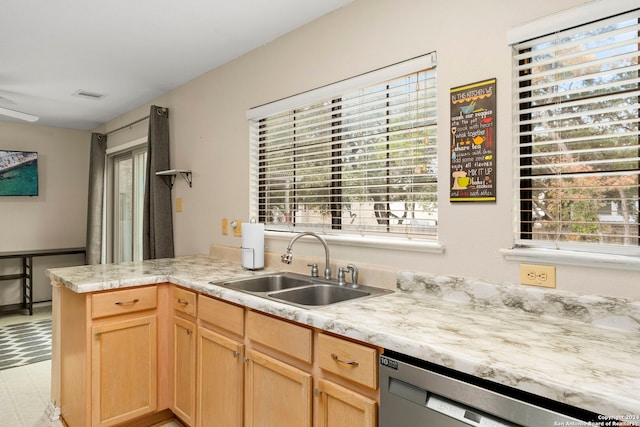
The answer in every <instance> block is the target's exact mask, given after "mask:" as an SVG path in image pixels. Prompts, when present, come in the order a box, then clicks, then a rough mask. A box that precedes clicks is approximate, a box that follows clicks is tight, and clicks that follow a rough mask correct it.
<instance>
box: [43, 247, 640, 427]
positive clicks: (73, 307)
mask: <svg viewBox="0 0 640 427" xmlns="http://www.w3.org/2000/svg"><path fill="white" fill-rule="evenodd" d="M266 273H269V271H268V270H265V271H260V272H251V271H246V270H243V269H242V267H241V265H240V264H239V263H237V262H233V261H229V260H225V259H220V258H213V257H209V256H204V255H199V256H185V257H179V258H175V259H164V260H149V261H144V262H137V263H125V264H119V265H93V266H80V267H68V268H57V269H52V270H49V271H48V272H47V274H48V276H49V277H50V279H51V282H52V284H53V286H54V296H53V298H54V308H53V315H54V327H53V328H54V329H53V334H54V338H53V346H54V349H53V359H52V371H53V372H52V401H53V404H54V405H55V406H57V407H59V408H60V409H61V416H62V417H63V418H64V419H65V421H66V422H67V424H68V425H69V426H70V427H76V426H80V425H105V426H106V425H119V424H120V421H119V420H118V418H117V417H112V418H109V419H108V420H107V421H105V419H104V418H100V417H98V418H96V415H95V414H96V412H98V411H96V410H95V409H96V405H98V404H100V405H103V407H102V408H103V409H104V402H101V401H100V400H99V399H98V400H96V393H98V392H99V391H100V388H99V387H96V384H95V382H96V381H100V380H101V378H100V377H99V375H100V373H98V374H96V372H95V370H94V372H93V378H92V375H91V374H90V372H91V369H89V368H90V366H89V365H90V364H91V363H99V355H98V354H97V352H98V351H102V350H101V349H100V347H99V342H100V336H107V333H108V332H109V331H110V330H112V329H110V328H111V327H112V326H113V325H114V322H113V319H114V318H117V317H118V316H119V315H116V313H115V312H113V311H112V309H111V308H104V307H107V306H108V305H102V303H103V301H102V300H105V301H107V300H108V303H110V304H119V305H118V306H119V307H120V308H122V309H124V310H127V308H126V307H128V306H129V305H134V304H143V305H144V304H147V303H149V305H147V306H143V307H141V309H140V310H138V314H137V315H134V314H133V313H131V314H125V315H124V316H125V317H123V322H125V323H122V324H126V325H128V326H132V325H133V327H134V328H139V329H138V330H137V332H136V334H137V335H133V336H134V337H136V336H137V337H138V338H137V339H135V340H134V341H135V345H136V346H139V347H140V348H141V349H142V351H143V352H145V353H144V354H146V355H147V356H148V360H149V361H150V362H149V365H148V367H147V368H148V369H154V372H157V375H158V377H157V378H155V377H154V378H153V380H152V381H153V383H154V385H155V386H156V388H155V389H154V390H152V391H150V392H149V400H150V401H149V402H147V403H148V406H147V407H145V408H143V409H142V411H141V412H140V413H139V414H145V413H153V412H159V411H162V410H165V409H172V410H173V412H174V413H175V412H176V410H175V406H176V405H175V402H176V400H175V393H174V389H175V384H176V382H175V379H173V378H172V377H171V376H172V374H171V372H173V371H172V370H171V369H169V367H168V366H166V365H169V364H171V363H174V362H175V360H176V358H177V357H178V356H176V355H177V352H176V347H177V346H175V345H173V344H172V343H174V342H176V341H175V340H174V339H172V338H170V337H172V336H173V337H174V338H175V335H174V332H175V331H176V330H177V329H176V328H175V327H174V326H175V325H184V326H183V328H186V329H185V330H187V331H189V330H191V329H190V328H192V327H193V326H197V325H201V324H202V322H205V323H206V322H211V323H213V320H211V321H210V320H202V319H200V317H199V316H200V315H201V314H203V315H205V316H207V315H212V314H215V313H218V312H219V313H223V311H218V310H227V309H229V310H231V311H229V313H236V312H238V311H237V310H240V312H238V313H245V314H246V315H247V317H246V319H247V320H246V322H247V323H246V325H247V326H246V328H247V330H249V329H250V324H251V320H250V319H249V317H251V316H254V317H255V316H259V317H260V322H269V321H278V322H280V321H283V322H282V324H283V325H285V326H286V327H287V328H289V327H292V328H293V327H296V328H298V327H301V328H300V331H302V332H304V331H307V330H308V331H313V335H309V337H311V336H312V337H313V338H309V340H310V345H311V344H312V343H315V342H316V341H322V340H324V339H326V337H329V339H332V338H342V339H344V340H345V342H346V343H350V344H352V343H355V344H357V345H360V344H361V345H362V348H363V349H365V350H366V349H368V348H371V349H374V350H380V349H384V348H386V349H390V350H393V351H395V352H399V353H402V354H406V355H408V356H412V357H415V358H418V359H421V360H425V361H428V362H432V363H435V364H438V365H442V366H446V367H448V368H451V369H455V370H457V371H460V372H464V373H467V374H471V375H474V376H477V377H480V378H484V379H486V380H490V381H493V382H496V383H499V384H503V385H506V386H509V387H512V388H515V389H518V390H522V391H525V392H529V393H533V394H535V395H538V396H542V397H545V398H548V399H551V400H554V401H557V402H561V403H564V404H568V405H572V406H575V407H578V408H581V409H585V410H588V411H591V412H594V413H597V414H603V416H604V417H615V418H618V419H620V418H622V419H624V420H627V422H628V423H629V424H638V421H640V420H638V419H637V417H639V416H640V366H639V365H638V363H637V362H638V356H637V355H638V354H640V328H639V327H638V319H640V317H639V316H638V311H639V310H640V308H639V305H638V303H637V302H635V303H634V302H630V301H625V300H614V299H612V298H605V297H591V296H572V295H569V294H564V293H561V292H557V293H549V292H548V291H538V290H529V289H526V290H521V289H522V287H517V286H498V285H496V286H493V285H491V284H486V283H482V282H479V281H462V280H453V279H452V280H448V279H447V278H429V277H428V276H427V275H420V274H414V273H399V274H398V286H399V289H398V291H397V292H395V293H393V294H389V295H384V296H378V297H375V298H370V299H363V300H358V301H352V302H345V303H340V304H335V305H332V306H327V307H323V308H318V309H310V310H307V309H302V308H298V307H294V306H291V305H287V304H282V303H278V302H275V301H270V300H267V299H264V298H260V297H257V296H253V295H249V294H247V293H242V292H238V291H234V290H231V289H228V288H225V287H221V286H216V285H212V284H210V283H209V282H212V281H214V282H216V281H221V280H225V279H232V278H239V277H247V276H252V275H258V274H266ZM434 289H435V291H434ZM176 290H177V292H178V293H177V294H176ZM140 291H143V292H146V293H147V294H144V293H143V294H139V292H140ZM114 292H132V293H131V294H130V295H131V299H126V298H125V297H127V294H120V295H119V296H118V297H117V298H115V299H112V298H111V297H110V295H113V294H114ZM172 295H178V297H175V298H174V299H172ZM121 297H122V298H121ZM196 297H197V298H196ZM189 298H193V302H190V301H191V300H189ZM200 300H202V301H203V302H205V301H206V302H207V303H206V304H208V305H206V306H205V305H198V310H197V314H196V313H191V314H189V315H188V316H183V314H184V310H185V307H189V306H190V305H189V304H191V305H195V304H196V303H197V302H196V301H200ZM454 300H457V301H454ZM134 302H135V303H134ZM220 303H222V305H219V304H220ZM105 304H107V303H105ZM197 304H199V303H197ZM558 307H560V308H558ZM236 309H237V310H236ZM100 310H104V311H102V312H101V311H100ZM234 310H235V311H234ZM544 310H556V312H555V313H551V312H550V311H549V312H547V311H544ZM175 311H179V312H180V313H179V314H178V315H177V316H176V314H174V313H175ZM560 311H562V312H563V313H564V314H563V315H559V314H558V313H559V312H560ZM224 313H227V312H226V311H224ZM551 314H554V315H551ZM189 316H191V317H189ZM196 316H197V317H196ZM225 316H227V315H226V314H225ZM232 316H233V314H231V315H228V316H227V318H231V317H232ZM176 317H178V318H179V319H178V322H177V323H175V321H174V320H175V318H176ZM189 319H191V320H189ZM239 319H240V321H242V319H243V317H242V314H241V315H240V317H239ZM185 320H188V322H186V323H185ZM172 322H174V323H172ZM189 322H191V323H189ZM172 325H173V326H172ZM190 325H191V326H190ZM596 325H604V327H599V326H596ZM92 328H93V329H92ZM68 329H69V330H68ZM296 331H298V329H296ZM242 333H243V331H239V332H237V333H235V335H233V336H237V337H240V336H241V335H242ZM296 333H297V332H296ZM120 338H123V339H122V340H120ZM120 338H117V339H114V340H112V341H109V343H110V344H113V345H132V342H131V341H127V339H129V338H130V337H120ZM141 338H144V342H143V343H142V345H141V344H140V341H141ZM235 341H237V342H238V343H239V344H238V345H239V347H238V349H237V350H233V351H234V352H240V351H242V350H241V346H242V341H241V339H240V338H238V339H236V340H235ZM340 341H342V340H340ZM193 345H194V346H195V341H193ZM313 345H315V344H313ZM145 346H147V348H145ZM180 348H183V347H182V346H181V347H180ZM156 349H157V352H156ZM111 350H112V352H117V351H118V349H111ZM256 353H257V352H256ZM281 353H283V358H285V359H286V360H287V361H289V359H291V364H293V365H296V366H297V365H302V366H303V368H302V371H304V366H307V365H308V366H309V367H310V368H309V369H308V370H309V372H311V373H310V374H309V375H312V374H313V375H314V376H313V379H314V381H316V382H317V383H318V384H320V385H322V384H324V380H325V378H320V379H317V378H316V375H317V371H316V369H317V370H320V369H324V368H322V366H320V367H317V365H316V361H315V360H314V359H313V358H314V357H315V356H314V354H313V352H312V353H310V355H309V356H308V357H309V360H308V361H304V359H305V357H306V356H298V355H295V354H290V355H287V354H284V353H286V352H285V351H284V350H282V351H281ZM100 355H102V356H104V353H100ZM293 359H295V360H293ZM300 360H303V362H304V363H303V362H300ZM274 363H275V362H274ZM305 363H306V365H305ZM198 366H201V364H200V363H199V364H198ZM192 368H193V369H194V372H195V366H193V367H192ZM298 370H299V369H298ZM83 372H87V374H86V375H85V374H83ZM198 372H199V371H198ZM303 373H304V372H303ZM96 375H98V377H96ZM101 375H106V376H108V375H120V373H114V372H108V371H105V372H102V374H101ZM194 375H195V374H194ZM309 378H310V377H309ZM309 378H307V380H309ZM350 381H351V382H353V381H352V380H350ZM196 382H197V381H196ZM314 384H315V383H314ZM339 384H340V383H339ZM344 384H346V386H347V388H349V384H350V382H349V381H347V382H345V383H344ZM344 384H342V385H343V386H344ZM376 386H377V385H376V384H364V385H360V384H359V385H358V387H352V388H353V389H356V391H358V390H360V389H363V390H364V391H363V392H362V393H361V394H362V397H363V399H364V401H365V402H370V401H372V400H373V403H374V404H375V398H376V392H375V389H376ZM190 387H191V389H194V388H195V387H196V386H195V385H192V386H190ZM200 389H201V387H200V386H198V390H200ZM79 390H84V391H85V392H86V393H87V395H78V396H75V398H76V401H71V400H69V399H71V397H72V394H73V392H74V391H75V392H77V391H79ZM193 393H195V391H194V392H193ZM316 398H317V397H316ZM78 402H83V403H78ZM83 405H86V406H83ZM314 405H315V403H314ZM143 406H144V405H143ZM314 407H315V406H314ZM236 409H237V410H238V411H240V412H238V413H239V414H242V409H241V408H236ZM306 411H307V413H310V412H311V409H308V410H306ZM303 412H305V411H303ZM74 413H78V414H81V416H80V417H79V418H77V419H78V420H79V421H76V423H75V424H74V423H73V422H72V419H73V417H75V414H74ZM191 413H193V414H195V413H194V412H193V411H191ZM245 413H246V412H245ZM72 414H73V415H72ZM132 414H133V415H132V416H138V414H137V413H133V412H132ZM314 414H315V412H314ZM320 417H321V416H320ZM180 418H181V419H183V420H184V416H181V417H180ZM240 418H241V417H240ZM86 420H91V423H87V424H83V423H85V422H86ZM123 420H124V419H123ZM190 421H191V420H187V422H190ZM193 425H196V424H193ZM245 425H248V424H245Z"/></svg>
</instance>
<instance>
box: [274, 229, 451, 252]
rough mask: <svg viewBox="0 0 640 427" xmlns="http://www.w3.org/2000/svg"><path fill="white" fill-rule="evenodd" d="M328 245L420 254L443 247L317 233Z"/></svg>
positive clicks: (277, 236)
mask: <svg viewBox="0 0 640 427" xmlns="http://www.w3.org/2000/svg"><path fill="white" fill-rule="evenodd" d="M296 234H298V233H290V232H278V231H265V232H264V237H265V239H273V240H284V241H289V240H291V238H292V237H293V236H295V235H296ZM318 235H319V236H321V237H322V238H323V239H324V240H325V241H326V242H327V243H328V244H331V245H342V246H351V247H365V248H375V249H393V250H396V251H398V250H400V251H409V252H422V253H434V254H442V253H444V250H445V247H444V246H443V245H441V244H439V243H436V242H426V241H420V240H409V239H405V240H403V239H383V238H373V237H356V236H349V237H346V236H335V235H327V234H322V233H318Z"/></svg>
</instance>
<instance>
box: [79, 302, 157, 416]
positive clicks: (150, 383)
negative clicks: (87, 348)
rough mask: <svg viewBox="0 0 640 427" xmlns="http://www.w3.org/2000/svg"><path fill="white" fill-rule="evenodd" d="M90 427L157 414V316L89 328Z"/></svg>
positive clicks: (112, 322)
mask: <svg viewBox="0 0 640 427" xmlns="http://www.w3.org/2000/svg"><path fill="white" fill-rule="evenodd" d="M92 335H93V342H92V361H91V372H92V377H91V384H92V402H93V405H92V409H93V411H92V413H93V416H92V425H93V426H94V427H98V426H99V427H108V426H114V425H118V424H119V423H121V422H124V421H127V420H131V419H134V418H137V417H139V416H142V415H145V414H148V413H151V412H153V411H155V410H156V397H157V384H156V316H155V314H154V315H150V316H144V317H139V318H134V319H129V320H114V321H110V322H107V323H104V324H101V325H99V326H94V327H93V328H92Z"/></svg>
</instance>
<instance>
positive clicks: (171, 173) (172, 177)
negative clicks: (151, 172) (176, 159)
mask: <svg viewBox="0 0 640 427" xmlns="http://www.w3.org/2000/svg"><path fill="white" fill-rule="evenodd" d="M178 174H180V175H182V177H183V178H184V180H185V181H186V183H187V184H189V188H191V187H192V175H191V171H189V170H183V169H170V170H166V171H158V172H156V175H157V176H161V177H162V179H164V182H165V184H167V186H168V187H169V188H173V184H174V183H175V182H176V175H178Z"/></svg>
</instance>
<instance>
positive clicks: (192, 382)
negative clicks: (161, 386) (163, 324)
mask: <svg viewBox="0 0 640 427" xmlns="http://www.w3.org/2000/svg"><path fill="white" fill-rule="evenodd" d="M196 342H197V341H196V324H195V323H194V322H193V321H190V320H186V319H183V318H181V317H178V316H174V317H173V405H172V409H173V412H174V413H175V414H176V415H177V416H178V417H180V419H181V420H182V421H183V422H184V423H185V424H187V425H189V426H193V425H194V422H193V421H194V416H195V413H196Z"/></svg>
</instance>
